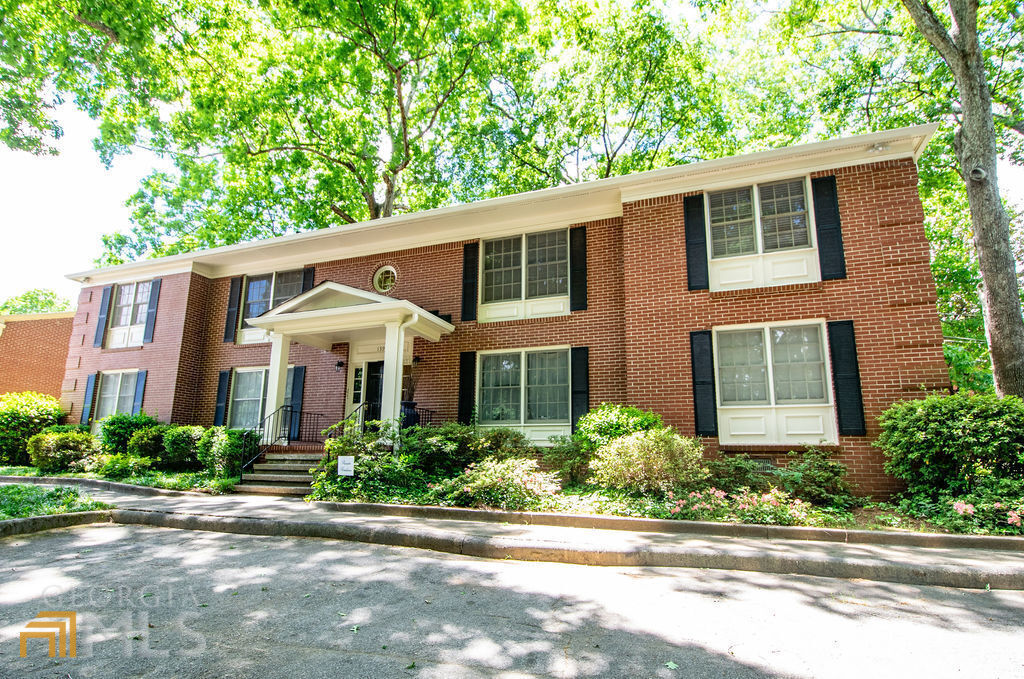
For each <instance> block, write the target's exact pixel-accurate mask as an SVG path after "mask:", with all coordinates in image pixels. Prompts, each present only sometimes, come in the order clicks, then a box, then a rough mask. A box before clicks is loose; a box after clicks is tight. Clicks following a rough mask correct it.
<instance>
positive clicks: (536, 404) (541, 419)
mask: <svg viewBox="0 0 1024 679" xmlns="http://www.w3.org/2000/svg"><path fill="white" fill-rule="evenodd" d="M477 383H478V384H479V385H480V387H479V392H478V397H477V419H478V421H479V422H480V423H482V424H500V425H516V424H531V423H568V422H569V350H568V349H537V350H517V351H502V352H494V353H481V354H480V359H479V380H478V382H477Z"/></svg>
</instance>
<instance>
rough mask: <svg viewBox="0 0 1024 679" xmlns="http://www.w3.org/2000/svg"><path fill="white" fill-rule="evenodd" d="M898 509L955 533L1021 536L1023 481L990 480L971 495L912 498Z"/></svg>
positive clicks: (983, 481)
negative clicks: (933, 498) (934, 498)
mask: <svg viewBox="0 0 1024 679" xmlns="http://www.w3.org/2000/svg"><path fill="white" fill-rule="evenodd" d="M900 508H901V509H902V510H903V511H905V512H907V513H908V514H912V515H914V516H918V517H921V518H926V519H928V520H929V521H931V522H932V523H935V524H938V525H940V526H942V527H943V528H946V529H948V530H951V531H954V532H957V533H975V534H978V535H987V534H1009V535H1024V526H1022V525H1021V524H1022V519H1024V479H997V478H991V477H989V478H986V479H983V480H982V481H980V482H979V483H978V487H977V488H976V489H975V491H974V492H973V493H970V494H965V495H949V494H946V495H943V496H941V497H939V498H938V499H937V500H931V499H930V498H925V497H921V496H912V497H909V498H905V499H904V500H903V502H902V503H901V504H900Z"/></svg>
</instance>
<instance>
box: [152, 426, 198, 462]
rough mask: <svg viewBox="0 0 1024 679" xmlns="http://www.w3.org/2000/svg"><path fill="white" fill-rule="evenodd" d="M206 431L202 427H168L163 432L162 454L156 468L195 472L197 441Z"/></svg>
mask: <svg viewBox="0 0 1024 679" xmlns="http://www.w3.org/2000/svg"><path fill="white" fill-rule="evenodd" d="M205 432H206V430H205V429H204V428H203V427H188V426H184V427H169V428H168V429H167V431H166V432H164V454H163V457H161V458H160V462H159V463H158V467H159V468H160V469H166V470H168V471H196V470H199V469H201V468H202V465H200V464H199V456H198V454H197V452H198V450H199V440H200V439H201V438H202V437H203V434H204V433H205Z"/></svg>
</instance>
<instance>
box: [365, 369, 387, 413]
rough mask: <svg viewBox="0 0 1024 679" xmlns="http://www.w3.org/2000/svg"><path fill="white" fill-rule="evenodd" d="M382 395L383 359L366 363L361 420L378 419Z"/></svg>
mask: <svg viewBox="0 0 1024 679" xmlns="http://www.w3.org/2000/svg"><path fill="white" fill-rule="evenodd" d="M383 395H384V361H373V362H372V363H367V364H366V396H365V398H366V410H365V411H364V413H363V421H364V422H368V421H370V420H379V419H380V405H381V401H382V400H383Z"/></svg>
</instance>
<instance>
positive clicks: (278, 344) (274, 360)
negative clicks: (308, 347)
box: [267, 332, 291, 416]
mask: <svg viewBox="0 0 1024 679" xmlns="http://www.w3.org/2000/svg"><path fill="white" fill-rule="evenodd" d="M290 344H291V338H290V337H288V335H282V334H280V333H276V332H272V333H270V371H269V372H268V373H267V416H269V415H272V414H273V413H275V412H277V409H278V408H280V407H281V406H283V405H284V396H285V394H284V388H285V386H287V384H288V347H289V345H290Z"/></svg>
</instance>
